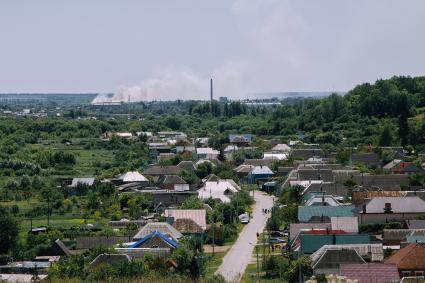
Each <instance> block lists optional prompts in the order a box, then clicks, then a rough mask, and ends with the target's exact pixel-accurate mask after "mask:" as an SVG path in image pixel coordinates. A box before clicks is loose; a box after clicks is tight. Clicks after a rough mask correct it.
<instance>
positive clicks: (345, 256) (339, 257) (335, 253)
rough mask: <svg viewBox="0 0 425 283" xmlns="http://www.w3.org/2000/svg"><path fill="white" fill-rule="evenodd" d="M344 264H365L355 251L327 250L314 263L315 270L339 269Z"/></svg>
mask: <svg viewBox="0 0 425 283" xmlns="http://www.w3.org/2000/svg"><path fill="white" fill-rule="evenodd" d="M342 263H365V261H364V259H363V258H362V257H361V256H360V255H359V254H358V253H357V251H356V250H354V249H349V250H345V249H341V250H326V251H325V252H324V253H323V255H322V256H321V257H320V258H319V259H318V260H317V261H316V262H315V263H314V265H313V269H316V268H319V269H337V268H339V265H340V264H342Z"/></svg>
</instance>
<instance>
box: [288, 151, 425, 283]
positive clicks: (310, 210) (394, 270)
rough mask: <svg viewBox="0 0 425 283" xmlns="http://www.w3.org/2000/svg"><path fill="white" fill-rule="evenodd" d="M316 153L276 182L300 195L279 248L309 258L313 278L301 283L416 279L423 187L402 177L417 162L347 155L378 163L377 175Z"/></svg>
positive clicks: (421, 249) (422, 250) (424, 261)
mask: <svg viewBox="0 0 425 283" xmlns="http://www.w3.org/2000/svg"><path fill="white" fill-rule="evenodd" d="M387 150H388V149H387ZM319 156H320V155H318V157H317V158H314V159H313V158H312V157H308V158H305V159H303V160H299V161H295V162H294V164H293V165H294V166H293V168H292V170H291V171H290V172H289V173H288V175H287V178H286V180H285V181H284V183H283V184H282V186H281V190H282V191H283V192H284V191H285V190H289V189H290V188H292V189H293V188H298V191H299V193H300V202H299V206H298V212H297V213H298V214H297V222H296V223H291V224H290V225H289V227H288V232H289V238H288V245H287V247H286V249H288V250H289V251H291V252H292V253H293V254H294V256H297V257H299V256H308V257H310V259H311V267H312V269H313V274H314V276H313V277H312V278H310V280H308V281H307V282H318V281H317V278H319V277H320V276H323V275H325V276H327V278H328V282H400V281H401V280H404V281H402V282H410V281H407V280H423V278H424V273H425V236H424V235H425V232H424V231H425V230H423V229H425V221H424V220H420V219H421V218H422V217H423V216H425V196H424V194H425V191H424V190H423V188H422V187H415V186H410V183H409V175H410V174H417V173H421V172H422V171H423V169H422V167H418V166H417V165H413V163H412V162H405V161H401V160H400V161H399V160H393V161H391V162H390V163H387V164H385V163H384V162H382V160H380V159H379V155H378V154H375V153H364V154H360V155H352V156H351V160H352V161H354V160H355V163H358V162H360V163H363V166H366V167H369V168H372V167H373V168H376V167H377V166H379V167H380V166H382V169H383V170H384V174H372V173H365V172H363V171H360V170H358V169H356V168H355V166H352V164H353V163H354V162H349V165H346V166H343V165H341V164H336V163H335V160H334V159H332V158H330V159H327V158H320V157H319ZM398 156H401V157H402V155H401V153H400V154H399V155H398ZM403 169H405V170H403ZM391 226H394V228H397V229H390V228H391ZM412 278H413V279H412ZM332 280H338V281H332ZM350 280H356V281H350ZM411 282H422V281H411Z"/></svg>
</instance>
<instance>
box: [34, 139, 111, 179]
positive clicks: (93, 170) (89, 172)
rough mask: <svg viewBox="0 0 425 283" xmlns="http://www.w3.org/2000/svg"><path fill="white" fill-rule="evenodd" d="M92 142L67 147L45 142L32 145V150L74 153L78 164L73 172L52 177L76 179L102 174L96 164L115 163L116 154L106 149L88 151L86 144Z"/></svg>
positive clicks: (68, 171)
mask: <svg viewBox="0 0 425 283" xmlns="http://www.w3.org/2000/svg"><path fill="white" fill-rule="evenodd" d="M89 141H90V140H89V139H88V140H79V141H75V143H74V142H73V143H72V144H71V145H66V144H64V143H61V142H58V141H44V142H43V143H39V144H34V145H30V148H31V149H40V150H41V149H43V150H52V151H57V150H62V151H65V152H68V153H72V154H74V155H75V157H76V164H75V166H73V168H72V169H71V170H69V169H65V170H59V171H60V174H56V175H54V176H51V177H75V176H94V175H96V174H99V173H101V171H102V170H97V166H96V164H108V163H112V162H113V161H114V152H113V151H112V150H106V149H86V148H85V144H86V143H88V142H89Z"/></svg>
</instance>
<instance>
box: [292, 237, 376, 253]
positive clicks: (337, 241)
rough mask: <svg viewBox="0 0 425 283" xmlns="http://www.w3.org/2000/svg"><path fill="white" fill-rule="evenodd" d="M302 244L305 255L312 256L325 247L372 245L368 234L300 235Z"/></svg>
mask: <svg viewBox="0 0 425 283" xmlns="http://www.w3.org/2000/svg"><path fill="white" fill-rule="evenodd" d="M300 243H301V252H302V253H303V254H312V253H314V252H315V251H317V250H318V249H320V248H321V247H323V246H324V245H344V244H370V236H369V235H368V234H336V235H335V234H334V235H311V234H300Z"/></svg>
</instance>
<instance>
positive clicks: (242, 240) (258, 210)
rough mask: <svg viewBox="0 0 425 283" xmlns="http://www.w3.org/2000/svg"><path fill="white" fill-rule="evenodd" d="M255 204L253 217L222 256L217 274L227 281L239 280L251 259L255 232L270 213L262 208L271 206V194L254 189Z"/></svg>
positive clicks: (255, 240) (262, 225) (261, 226)
mask: <svg viewBox="0 0 425 283" xmlns="http://www.w3.org/2000/svg"><path fill="white" fill-rule="evenodd" d="M254 198H255V201H256V203H255V206H254V209H253V217H252V218H251V221H250V222H249V224H248V225H246V226H245V227H244V229H243V230H242V232H241V233H240V235H239V238H238V240H237V241H236V243H235V244H234V245H233V246H232V248H231V249H230V250H229V251H228V252H227V254H226V256H225V257H224V258H223V263H222V264H221V265H220V267H219V268H218V270H217V273H218V274H221V275H223V276H224V278H225V279H226V281H227V282H239V281H240V279H241V277H242V275H243V273H244V271H245V268H246V266H247V265H248V263H249V262H250V261H251V257H252V252H253V250H254V246H255V244H256V243H257V232H258V233H261V232H262V231H263V229H264V226H265V225H266V222H267V219H268V218H269V217H270V214H267V215H264V214H263V212H262V209H263V208H268V209H270V208H272V206H273V199H272V197H271V196H269V195H267V194H265V193H262V192H259V191H255V193H254Z"/></svg>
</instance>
